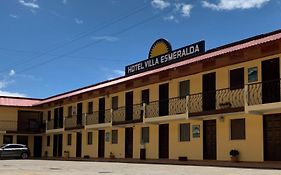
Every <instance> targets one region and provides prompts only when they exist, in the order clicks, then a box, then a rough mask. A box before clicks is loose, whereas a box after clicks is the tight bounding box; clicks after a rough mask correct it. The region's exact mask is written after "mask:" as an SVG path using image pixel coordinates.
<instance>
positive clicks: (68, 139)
mask: <svg viewBox="0 0 281 175" xmlns="http://www.w3.org/2000/svg"><path fill="white" fill-rule="evenodd" d="M71 145H72V134H67V146H71Z"/></svg>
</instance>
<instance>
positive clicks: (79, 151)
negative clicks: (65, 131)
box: [76, 132, 82, 157]
mask: <svg viewBox="0 0 281 175" xmlns="http://www.w3.org/2000/svg"><path fill="white" fill-rule="evenodd" d="M81 154H82V134H81V133H80V132H77V133H76V157H81Z"/></svg>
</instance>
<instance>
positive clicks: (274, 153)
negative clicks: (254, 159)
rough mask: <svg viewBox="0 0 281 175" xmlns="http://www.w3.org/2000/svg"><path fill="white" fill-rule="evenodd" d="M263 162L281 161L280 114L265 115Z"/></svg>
mask: <svg viewBox="0 0 281 175" xmlns="http://www.w3.org/2000/svg"><path fill="white" fill-rule="evenodd" d="M263 124H264V127H263V128H264V160H268V161H281V114H275V115H265V116H264V117H263Z"/></svg>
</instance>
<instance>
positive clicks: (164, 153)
mask: <svg viewBox="0 0 281 175" xmlns="http://www.w3.org/2000/svg"><path fill="white" fill-rule="evenodd" d="M159 158H164V159H168V158H169V124H161V125H159Z"/></svg>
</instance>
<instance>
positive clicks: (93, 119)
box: [85, 109, 112, 129]
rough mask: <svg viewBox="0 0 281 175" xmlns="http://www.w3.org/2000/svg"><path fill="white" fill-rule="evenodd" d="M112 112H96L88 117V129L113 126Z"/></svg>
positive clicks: (108, 110)
mask: <svg viewBox="0 0 281 175" xmlns="http://www.w3.org/2000/svg"><path fill="white" fill-rule="evenodd" d="M111 122H112V110H110V109H107V110H104V111H103V110H102V111H95V112H93V113H90V114H87V115H86V126H85V127H86V128H87V129H90V128H92V129H93V128H103V127H108V126H111Z"/></svg>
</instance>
